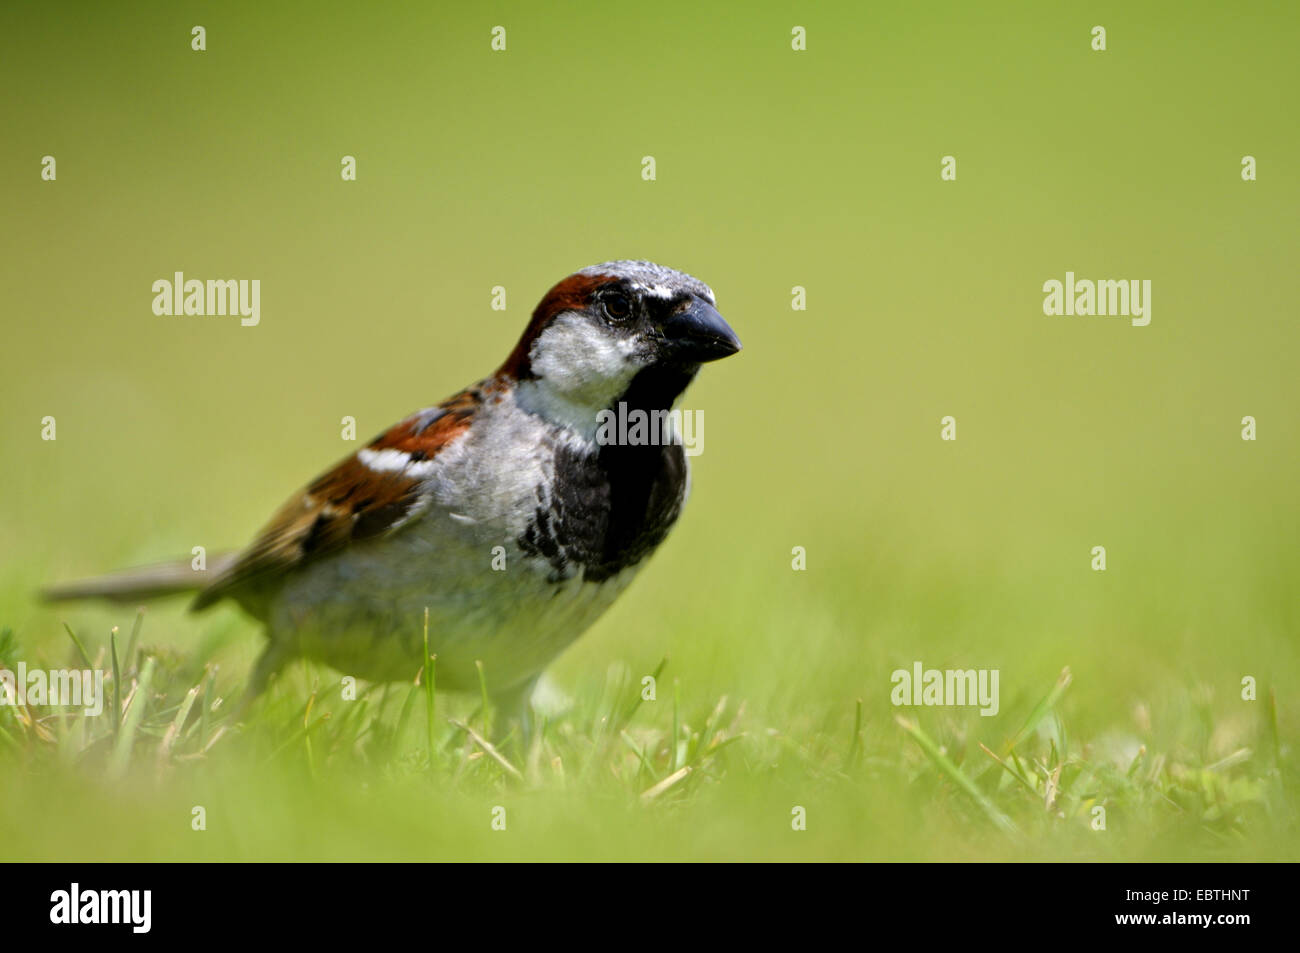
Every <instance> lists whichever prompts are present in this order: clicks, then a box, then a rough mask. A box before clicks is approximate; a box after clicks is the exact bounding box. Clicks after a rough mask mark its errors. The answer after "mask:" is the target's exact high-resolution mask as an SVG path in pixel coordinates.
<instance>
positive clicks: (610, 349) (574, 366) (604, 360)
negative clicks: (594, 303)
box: [529, 314, 641, 409]
mask: <svg viewBox="0 0 1300 953" xmlns="http://www.w3.org/2000/svg"><path fill="white" fill-rule="evenodd" d="M635 349H636V341H635V340H634V339H632V338H630V337H622V336H618V335H613V334H605V333H602V330H601V329H600V328H599V327H597V326H595V325H593V324H592V323H591V322H590V321H588V320H587V319H586V318H583V317H580V316H578V315H573V314H562V315H560V316H559V317H558V318H556V319H555V321H554V322H553V323H552V324H551V326H550V327H549V328H547V329H546V330H545V331H543V332H542V334H541V336H540V337H538V339H537V342H536V343H535V344H534V345H533V348H532V352H531V354H530V355H529V362H530V364H531V365H532V368H533V373H535V374H536V375H537V376H538V377H540V378H542V379H543V380H544V381H545V382H546V383H547V385H549V386H550V387H552V388H554V389H555V390H556V391H558V392H559V393H562V394H565V395H566V396H568V398H569V399H571V400H574V401H577V402H579V403H582V404H586V405H588V406H591V407H594V408H597V409H599V408H601V407H604V406H606V402H607V401H609V400H612V399H613V398H615V397H617V396H618V395H619V394H621V393H623V391H624V390H626V389H627V385H628V383H629V382H630V381H631V380H632V378H633V377H634V376H635V375H636V372H637V371H638V370H640V369H641V368H640V365H639V364H638V363H637V362H636V360H635V359H634V356H633V355H634V352H635Z"/></svg>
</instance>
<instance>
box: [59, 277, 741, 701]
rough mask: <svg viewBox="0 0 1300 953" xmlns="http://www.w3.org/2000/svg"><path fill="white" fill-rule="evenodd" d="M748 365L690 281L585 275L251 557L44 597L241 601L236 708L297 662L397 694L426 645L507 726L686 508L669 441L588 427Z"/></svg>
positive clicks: (658, 407)
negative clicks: (246, 673)
mask: <svg viewBox="0 0 1300 953" xmlns="http://www.w3.org/2000/svg"><path fill="white" fill-rule="evenodd" d="M740 349H741V343H740V339H739V338H738V337H737V335H736V333H735V331H733V330H732V328H731V327H730V326H729V325H728V323H727V322H726V321H725V320H724V319H723V318H722V316H721V315H720V314H719V313H718V311H717V306H716V300H715V298H714V294H713V291H712V289H711V288H710V287H709V286H708V285H706V284H705V283H704V282H702V281H700V280H698V279H696V278H694V277H692V276H691V275H688V274H686V273H684V272H681V271H677V270H674V269H672V268H667V267H665V266H663V265H659V264H655V263H654V262H650V261H641V260H617V261H608V262H604V263H602V264H598V265H592V266H590V267H587V268H583V269H581V270H580V271H577V272H575V273H573V274H571V275H569V276H568V277H567V278H564V279H563V280H562V281H560V282H559V283H557V284H556V285H555V286H554V287H552V288H551V289H550V291H548V292H547V293H546V294H545V295H544V296H543V297H542V299H541V301H540V303H539V304H538V305H537V307H536V308H535V309H534V311H533V312H532V316H531V318H530V320H529V321H528V324H527V326H526V327H525V329H524V331H523V334H522V336H521V337H520V338H519V340H518V343H516V344H515V346H514V348H513V349H512V350H511V351H510V353H509V354H508V356H507V357H506V359H505V361H504V362H503V363H502V364H501V366H500V367H499V368H498V369H497V370H496V371H495V373H493V374H492V375H491V376H489V377H486V378H484V379H482V380H480V381H479V382H478V383H476V384H474V385H472V386H470V387H467V388H466V389H464V390H462V391H460V392H459V393H457V394H455V395H454V396H452V397H450V398H448V399H447V400H444V401H443V402H442V403H440V404H437V405H435V406H431V407H427V408H425V409H422V410H419V411H417V412H416V413H414V414H411V415H410V416H408V417H406V418H405V419H403V420H401V421H400V422H398V423H397V424H395V425H394V426H392V427H390V428H388V429H387V430H385V431H383V432H382V433H381V434H379V435H378V436H377V437H375V438H374V439H373V440H371V441H370V442H369V443H368V444H366V445H365V446H364V447H362V448H360V449H358V450H357V451H356V452H355V453H353V454H352V455H350V456H348V457H346V458H345V459H343V460H342V461H341V462H339V463H338V464H336V465H335V466H333V467H332V468H331V469H329V470H327V471H325V472H324V473H323V474H322V475H321V476H319V477H317V478H316V479H315V480H314V481H312V482H311V483H309V484H308V485H307V486H306V487H305V488H304V489H303V490H301V491H299V492H297V493H295V494H294V495H293V496H291V497H290V498H289V500H288V501H287V502H286V503H285V504H284V505H283V506H281V507H280V509H279V510H277V511H276V512H275V513H274V515H273V516H272V517H271V519H270V521H269V522H268V523H267V524H266V525H265V527H264V528H263V529H262V530H261V531H260V532H259V533H258V534H257V535H256V536H255V538H254V540H253V542H252V543H251V544H250V545H249V546H248V547H247V548H245V549H243V550H242V551H237V552H234V553H230V554H226V555H221V556H217V557H213V558H211V559H209V560H208V568H207V569H206V571H202V572H199V571H195V570H194V569H193V568H192V563H191V561H189V560H182V561H178V562H174V563H167V564H162V565H156V566H148V567H143V568H137V569H130V570H124V571H119V572H116V573H110V574H108V575H106V576H101V577H97V578H93V579H89V580H83V581H80V582H72V583H66V584H63V585H57V586H54V587H50V588H48V589H46V590H45V591H44V595H45V597H46V598H47V599H49V600H52V601H63V600H73V599H86V598H107V599H110V600H116V601H145V600H149V599H153V598H156V597H162V596H167V595H172V594H183V593H192V592H196V593H197V595H195V597H194V599H193V601H192V603H191V605H190V608H191V610H192V611H199V610H203V609H206V608H208V607H210V606H213V605H216V604H217V603H220V602H223V601H227V600H229V601H233V602H234V603H236V604H237V605H238V606H239V607H241V608H242V610H243V611H244V612H245V613H247V614H248V615H249V616H251V617H252V618H253V619H254V620H256V621H257V622H259V623H260V624H261V625H262V627H263V629H264V633H265V636H266V640H267V641H266V645H265V647H264V649H263V651H262V653H261V655H260V657H259V658H258V660H257V662H256V664H255V666H254V668H253V671H252V673H251V676H250V678H249V681H248V685H247V688H246V690H245V699H246V700H251V699H254V698H256V697H257V696H258V695H260V694H261V693H262V692H263V691H264V690H265V688H266V686H267V684H268V682H269V681H270V680H271V679H272V678H273V677H274V676H275V675H276V674H277V673H278V672H280V671H281V670H282V669H283V668H284V667H285V666H286V665H287V664H288V663H290V662H292V661H294V660H296V659H299V658H307V659H311V660H315V661H318V662H323V663H325V664H326V665H328V666H330V667H332V668H334V669H336V670H337V671H339V672H341V673H344V674H346V675H352V676H355V677H360V678H363V679H366V680H369V681H376V682H391V681H398V680H410V679H411V678H413V677H414V676H415V674H416V673H417V672H418V671H420V669H421V666H422V664H423V662H424V661H425V657H424V652H425V648H424V644H425V638H426V633H427V639H428V644H429V649H428V651H429V652H430V653H431V654H433V655H434V656H435V658H436V679H437V683H438V686H439V688H448V689H452V690H461V691H473V690H477V689H478V688H480V687H483V686H486V688H487V689H488V692H489V694H490V695H491V697H492V700H493V702H494V704H496V705H497V706H498V710H500V711H504V712H508V713H513V714H514V715H515V716H521V715H523V714H525V713H526V710H527V705H528V700H529V698H530V696H531V695H532V693H533V691H534V688H535V687H536V685H537V682H538V679H539V678H540V677H541V675H542V673H543V672H544V671H545V669H546V668H547V666H548V665H549V664H550V663H551V662H552V661H553V660H554V659H555V658H556V656H558V655H559V654H560V653H561V652H562V651H563V650H564V649H565V648H567V647H568V646H569V645H570V644H571V643H573V642H574V641H575V640H576V639H577V638H578V637H579V636H580V635H582V633H583V632H585V631H586V630H587V629H588V628H590V626H591V625H592V624H593V623H594V622H595V621H596V620H597V619H598V618H599V617H600V616H601V615H602V614H603V613H604V612H605V611H606V609H608V608H609V606H610V605H611V604H612V603H613V601H614V600H615V599H616V598H617V597H618V596H619V595H620V594H621V593H622V592H623V591H624V590H625V589H626V588H627V587H628V585H629V583H630V582H631V581H632V579H633V577H634V576H635V575H636V574H637V573H638V572H639V571H640V570H641V568H643V566H644V564H645V563H646V560H647V559H648V557H649V556H650V555H651V554H652V553H654V551H655V550H656V549H657V547H658V546H659V545H660V544H661V543H662V542H663V541H664V539H665V538H666V536H667V535H668V533H669V531H670V530H671V529H672V527H673V525H674V524H675V523H676V522H677V520H678V517H679V515H680V513H681V510H682V507H683V504H684V503H685V501H686V499H687V497H688V495H689V493H690V468H689V458H688V455H687V454H686V452H685V449H684V448H683V446H682V442H681V439H680V435H674V434H672V433H669V432H667V431H665V432H662V433H660V434H659V436H661V437H662V438H663V439H658V440H655V439H652V438H651V437H649V436H647V435H646V434H644V433H643V434H641V437H642V439H640V440H632V439H622V440H620V439H611V433H612V428H608V427H605V428H604V429H602V426H601V424H602V421H607V420H608V419H609V417H608V416H602V415H608V414H610V413H614V412H616V411H617V412H620V413H624V414H627V413H632V412H636V411H640V412H642V413H643V414H645V415H651V414H654V413H656V412H667V411H670V410H671V409H672V408H673V407H674V405H675V404H677V402H678V401H679V399H680V398H681V396H682V394H683V392H684V391H685V390H686V388H687V386H688V385H689V384H690V383H691V382H692V381H693V380H694V379H695V377H696V375H697V373H698V372H699V370H700V368H701V366H702V365H703V364H706V363H710V362H712V361H716V360H719V359H722V358H725V357H729V356H731V355H733V354H735V353H737V352H738V351H740ZM654 419H659V420H661V421H662V420H663V419H664V417H663V416H660V417H659V418H654ZM650 433H651V434H652V435H653V428H652V429H651V432H650ZM624 436H625V435H624ZM480 679H482V682H480Z"/></svg>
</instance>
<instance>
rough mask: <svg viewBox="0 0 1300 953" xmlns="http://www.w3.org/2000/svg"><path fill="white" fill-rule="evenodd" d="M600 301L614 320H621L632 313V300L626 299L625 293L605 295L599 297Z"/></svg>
mask: <svg viewBox="0 0 1300 953" xmlns="http://www.w3.org/2000/svg"><path fill="white" fill-rule="evenodd" d="M601 303H602V304H603V305H604V306H605V313H606V314H607V315H609V316H610V317H611V318H613V319H614V320H615V321H622V320H624V319H625V318H626V317H627V316H628V315H629V314H631V313H632V302H631V301H629V300H628V297H627V295H623V294H611V295H606V296H605V297H604V298H603V299H601Z"/></svg>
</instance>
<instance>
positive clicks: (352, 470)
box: [191, 388, 482, 610]
mask: <svg viewBox="0 0 1300 953" xmlns="http://www.w3.org/2000/svg"><path fill="white" fill-rule="evenodd" d="M481 402H482V392H481V391H480V390H479V389H478V388H474V389H472V390H467V391H464V392H462V393H460V394H457V395H456V396H455V397H453V398H451V399H450V400H448V401H446V402H444V403H442V404H440V405H439V406H437V407H431V408H429V409H427V410H422V411H420V412H419V413H416V414H412V415H411V416H410V417H408V418H406V419H405V420H403V421H402V422H401V423H399V424H397V425H396V426H394V427H391V428H390V429H388V430H386V431H384V432H383V433H382V434H380V435H379V436H378V437H376V438H375V439H374V440H372V441H370V443H369V444H368V445H367V446H366V447H365V449H364V450H359V451H357V453H354V454H353V455H352V456H350V457H348V458H347V459H345V460H344V461H342V462H341V463H340V464H338V466H336V467H334V469H332V470H330V471H329V472H327V473H325V474H323V475H322V476H320V477H319V478H318V479H317V480H316V481H315V482H314V483H312V484H311V485H310V486H309V487H307V489H306V490H304V491H303V492H302V493H301V494H300V495H299V496H297V497H295V498H293V499H291V500H289V502H287V503H286V504H285V505H284V506H282V507H280V509H279V510H278V511H277V512H276V514H275V515H274V516H273V517H271V521H270V522H269V523H267V524H266V526H265V527H263V529H262V531H261V532H260V533H259V534H258V536H257V538H256V539H255V540H254V541H253V544H252V545H251V546H249V547H248V548H247V549H246V550H244V552H242V553H241V554H240V555H239V556H238V557H237V558H236V559H235V560H234V561H233V562H232V563H231V564H230V565H229V566H228V567H226V568H225V569H223V570H222V572H221V573H220V575H218V576H217V577H216V578H215V579H214V580H213V581H212V582H211V583H210V584H209V585H208V587H207V588H206V589H204V590H203V591H202V592H200V593H199V595H198V597H197V598H196V599H195V600H194V604H193V605H192V606H191V608H192V609H196V610H197V609H202V608H204V607H205V606H208V605H211V604H212V603H214V602H216V601H218V600H219V599H223V598H225V597H227V596H231V595H235V596H237V597H239V596H243V595H245V594H248V593H249V592H250V591H251V590H257V589H259V588H261V587H262V586H263V585H266V584H270V583H272V582H273V581H274V580H275V579H276V578H278V577H280V576H283V575H284V574H285V573H288V572H291V571H293V570H295V569H297V568H298V567H300V566H302V565H303V564H304V563H307V562H309V561H310V560H313V559H317V558H319V557H321V556H324V555H326V554H328V553H332V552H336V551H338V550H339V549H342V548H343V547H345V546H347V545H349V544H351V543H354V542H357V541H360V540H366V539H370V538H373V537H376V536H381V535H383V534H385V533H387V532H390V531H392V530H395V529H398V528H400V527H401V526H402V525H403V524H404V523H405V522H406V521H407V520H408V519H409V518H410V517H412V516H414V515H416V514H417V513H418V512H419V509H420V507H421V506H422V505H424V503H425V500H424V499H423V497H422V488H423V487H424V486H425V478H424V476H423V474H422V473H421V471H422V470H424V469H427V468H426V467H422V466H421V465H422V464H425V463H426V462H427V461H429V460H432V459H433V458H434V457H435V456H437V454H438V453H439V451H441V450H442V448H443V447H445V446H447V445H448V444H449V443H451V441H452V440H454V439H455V438H456V437H457V436H459V435H460V434H461V433H463V432H464V431H465V429H466V428H467V427H469V425H470V420H471V419H472V418H473V415H474V411H475V410H476V409H477V408H478V406H479V404H480V403H481Z"/></svg>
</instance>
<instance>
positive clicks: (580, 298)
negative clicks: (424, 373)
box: [498, 261, 740, 429]
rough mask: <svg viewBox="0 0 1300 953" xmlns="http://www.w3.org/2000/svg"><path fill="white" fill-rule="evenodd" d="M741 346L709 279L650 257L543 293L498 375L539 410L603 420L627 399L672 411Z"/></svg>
mask: <svg viewBox="0 0 1300 953" xmlns="http://www.w3.org/2000/svg"><path fill="white" fill-rule="evenodd" d="M739 350H740V339H739V338H737V337H736V332H735V331H733V330H731V327H730V326H729V325H728V324H727V322H726V321H724V320H723V319H722V316H721V315H720V314H718V312H717V310H716V308H715V307H714V298H713V291H712V290H711V289H710V288H709V286H708V285H706V284H704V282H702V281H699V280H698V279H696V278H692V277H691V276H690V275H688V274H685V273H683V272H680V271H674V270H673V269H671V268H665V267H664V266H663V265H657V264H655V263H654V262H649V261H609V262H605V263H604V264H600V265H592V266H591V267H590V268H584V269H582V270H581V271H579V272H577V273H575V274H572V275H570V276H569V277H568V278H565V279H564V280H563V281H561V282H560V283H559V284H557V285H556V286H555V287H554V288H552V289H551V290H550V291H549V292H547V294H546V296H545V297H543V298H542V300H541V303H539V304H538V305H537V308H536V310H535V311H534V312H533V317H532V320H531V321H530V322H529V324H528V327H527V329H526V330H525V331H524V334H523V337H522V338H520V340H519V343H518V344H517V345H516V346H515V349H514V351H512V352H511V354H510V357H509V358H507V359H506V362H505V364H503V365H502V367H501V369H500V371H499V372H498V373H499V374H500V375H501V376H503V377H505V378H507V379H512V380H514V381H516V382H518V383H519V384H520V386H521V388H523V390H524V393H525V394H527V395H530V398H531V402H532V403H533V404H535V405H536V407H535V409H537V410H538V411H539V412H542V413H545V414H546V415H547V416H551V417H562V418H571V417H575V416H576V418H577V419H576V420H575V421H573V422H575V423H578V422H581V424H582V426H581V427H580V429H582V428H583V427H585V422H586V421H587V420H592V421H594V419H595V415H596V413H597V412H598V411H600V410H603V409H606V408H610V407H613V406H614V405H616V404H617V403H618V402H619V401H620V400H629V401H631V402H635V403H637V404H641V405H646V407H647V409H657V408H660V407H662V408H665V409H666V408H667V407H670V406H671V405H672V403H673V401H675V400H676V399H677V397H678V395H680V394H681V392H682V391H683V390H684V389H685V388H686V385H687V384H689V383H690V382H691V380H692V379H693V378H694V376H695V374H696V372H697V371H698V370H699V367H700V365H701V364H704V363H706V362H708V361H715V360H718V359H719V358H723V357H727V356H729V355H732V354H735V353H736V352H737V351H739Z"/></svg>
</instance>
